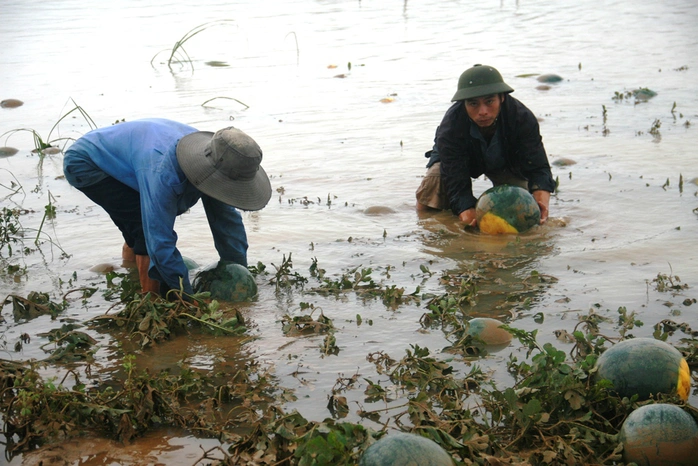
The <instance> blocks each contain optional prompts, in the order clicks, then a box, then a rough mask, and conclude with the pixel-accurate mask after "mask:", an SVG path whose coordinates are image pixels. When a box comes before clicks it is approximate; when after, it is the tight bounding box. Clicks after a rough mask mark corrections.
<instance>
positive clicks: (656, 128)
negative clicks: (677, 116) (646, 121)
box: [649, 118, 662, 140]
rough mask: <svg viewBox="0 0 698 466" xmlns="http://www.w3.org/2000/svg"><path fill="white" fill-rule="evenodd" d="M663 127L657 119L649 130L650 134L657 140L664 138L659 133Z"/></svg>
mask: <svg viewBox="0 0 698 466" xmlns="http://www.w3.org/2000/svg"><path fill="white" fill-rule="evenodd" d="M661 127H662V122H661V120H660V119H659V118H657V119H655V120H654V122H653V123H652V127H651V128H650V130H649V133H650V134H651V135H652V136H654V139H655V140H659V139H661V138H662V134H661V133H660V132H659V128H661Z"/></svg>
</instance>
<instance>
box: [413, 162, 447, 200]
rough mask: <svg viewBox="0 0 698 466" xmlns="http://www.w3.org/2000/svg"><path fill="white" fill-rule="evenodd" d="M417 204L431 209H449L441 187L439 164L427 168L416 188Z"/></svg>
mask: <svg viewBox="0 0 698 466" xmlns="http://www.w3.org/2000/svg"><path fill="white" fill-rule="evenodd" d="M416 196H417V202H419V203H420V204H422V205H425V206H427V207H431V208H432V209H439V210H446V209H448V208H449V205H448V197H447V196H446V193H445V192H444V190H443V188H442V187H441V162H436V163H435V164H434V165H432V166H431V167H429V169H428V170H427V174H426V175H425V176H424V179H422V183H421V184H420V185H419V188H417V193H416Z"/></svg>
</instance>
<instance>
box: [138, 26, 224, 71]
mask: <svg viewBox="0 0 698 466" xmlns="http://www.w3.org/2000/svg"><path fill="white" fill-rule="evenodd" d="M234 22H235V21H234V20H232V19H221V20H217V21H209V22H208V23H204V24H200V25H199V26H196V27H195V28H193V29H191V30H190V31H188V32H187V33H186V34H184V35H183V36H182V38H181V39H179V40H178V41H177V42H175V44H174V46H173V47H172V48H171V49H165V50H161V51H159V52H158V53H156V54H155V55H154V56H153V58H152V59H151V60H150V64H151V66H152V65H153V62H154V61H155V59H156V58H157V56H158V55H160V54H161V53H163V52H169V54H170V56H169V57H168V58H167V67H168V68H170V69H172V65H173V64H179V65H182V64H189V65H190V66H191V67H192V68H193V64H192V60H191V57H190V56H189V54H188V53H187V51H186V50H185V49H184V44H185V43H186V42H187V41H189V40H191V38H192V37H194V36H196V35H198V34H200V33H202V32H204V31H206V30H207V29H210V28H212V27H216V26H221V25H223V26H227V25H230V24H232V23H234Z"/></svg>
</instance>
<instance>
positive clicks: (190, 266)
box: [182, 256, 199, 271]
mask: <svg viewBox="0 0 698 466" xmlns="http://www.w3.org/2000/svg"><path fill="white" fill-rule="evenodd" d="M182 260H183V261H184V266H185V267H186V268H187V270H189V271H192V270H194V269H198V268H199V264H197V263H196V261H195V260H194V259H190V258H188V257H184V256H182Z"/></svg>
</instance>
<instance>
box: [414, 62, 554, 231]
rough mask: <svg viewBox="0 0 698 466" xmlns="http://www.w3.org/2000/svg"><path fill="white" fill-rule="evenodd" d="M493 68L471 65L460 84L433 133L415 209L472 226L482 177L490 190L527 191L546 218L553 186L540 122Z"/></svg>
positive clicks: (474, 222)
mask: <svg viewBox="0 0 698 466" xmlns="http://www.w3.org/2000/svg"><path fill="white" fill-rule="evenodd" d="M513 91H514V89H512V88H511V87H509V86H508V85H507V84H506V83H505V82H504V80H503V79H502V75H501V74H500V73H499V71H497V70H496V69H495V68H493V67H491V66H486V65H475V66H473V67H472V68H469V69H467V70H466V71H464V72H463V73H462V74H461V76H460V78H459V80H458V90H457V92H456V93H455V95H454V96H453V99H452V101H453V102H455V103H454V104H453V105H452V106H451V107H450V108H449V109H448V110H447V111H446V114H445V115H444V117H443V120H442V121H441V124H440V125H439V126H438V128H437V129H436V136H435V138H434V147H433V149H432V150H430V151H428V152H427V153H426V154H425V156H426V157H429V162H428V164H427V169H428V170H427V174H426V176H425V177H424V180H423V181H422V183H421V185H420V186H419V188H418V189H417V193H416V196H417V209H418V210H429V209H440V210H444V209H448V208H450V209H451V210H452V211H453V213H454V214H455V215H457V216H458V217H459V218H460V220H461V222H463V223H464V224H466V225H469V226H475V225H476V224H477V219H476V217H475V205H476V204H477V198H476V197H475V196H474V195H473V183H472V180H473V179H475V178H478V177H479V176H481V175H483V174H484V175H485V176H486V177H487V178H488V179H489V180H490V181H492V184H493V185H494V186H497V185H501V184H511V185H515V186H520V187H522V188H525V189H527V190H528V191H529V192H530V193H531V194H532V195H533V197H534V199H535V200H536V202H537V203H538V206H539V208H540V212H541V223H544V222H545V221H546V220H547V218H548V209H549V204H550V194H551V193H553V192H554V191H555V181H554V180H553V176H552V173H551V171H550V164H549V163H548V157H547V155H546V153H545V148H544V147H543V141H542V138H541V135H540V130H539V127H538V120H537V119H536V117H535V116H534V115H533V113H532V112H531V111H530V110H529V109H528V108H527V107H526V106H525V105H524V104H523V103H521V102H520V101H518V100H517V99H515V98H514V97H512V96H511V95H509V94H510V93H511V92H513Z"/></svg>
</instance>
